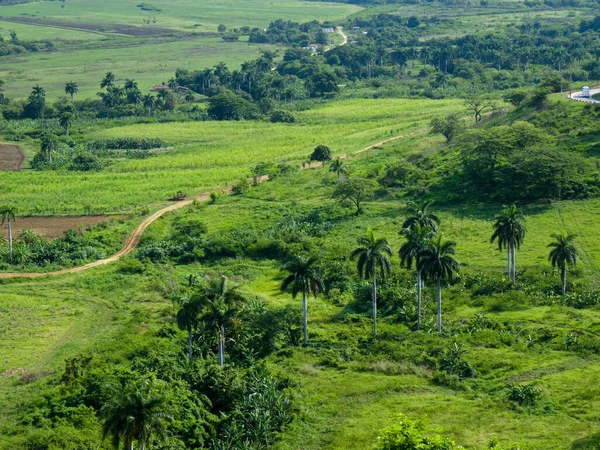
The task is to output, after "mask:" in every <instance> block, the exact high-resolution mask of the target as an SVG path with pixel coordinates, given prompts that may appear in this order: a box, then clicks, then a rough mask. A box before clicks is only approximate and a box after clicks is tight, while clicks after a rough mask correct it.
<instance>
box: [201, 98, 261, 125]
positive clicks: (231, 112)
mask: <svg viewBox="0 0 600 450" xmlns="http://www.w3.org/2000/svg"><path fill="white" fill-rule="evenodd" d="M207 112H208V115H209V117H211V118H212V119H214V120H242V119H252V118H254V117H256V116H257V114H258V111H257V109H256V106H255V105H254V104H252V103H251V102H249V101H248V100H246V99H244V98H242V97H240V96H239V95H236V94H234V93H232V92H223V93H222V94H218V95H215V96H214V97H211V98H210V100H209V101H208V109H207Z"/></svg>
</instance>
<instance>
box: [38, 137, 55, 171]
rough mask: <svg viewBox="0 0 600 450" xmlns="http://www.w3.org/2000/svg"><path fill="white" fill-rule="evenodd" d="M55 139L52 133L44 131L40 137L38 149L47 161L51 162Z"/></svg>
mask: <svg viewBox="0 0 600 450" xmlns="http://www.w3.org/2000/svg"><path fill="white" fill-rule="evenodd" d="M55 145H56V144H55V140H54V138H53V137H52V135H50V134H48V133H44V134H43V135H42V137H41V138H40V150H41V152H42V154H43V155H44V156H46V157H47V158H48V163H49V164H51V163H52V154H53V153H54V147H55Z"/></svg>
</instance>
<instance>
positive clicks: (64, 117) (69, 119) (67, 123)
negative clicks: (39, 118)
mask: <svg viewBox="0 0 600 450" xmlns="http://www.w3.org/2000/svg"><path fill="white" fill-rule="evenodd" d="M59 123H60V126H61V127H63V128H64V129H65V135H66V136H67V137H69V128H70V127H71V125H73V114H71V113H69V112H65V113H62V114H61V116H60V119H59Z"/></svg>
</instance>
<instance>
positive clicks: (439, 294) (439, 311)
mask: <svg viewBox="0 0 600 450" xmlns="http://www.w3.org/2000/svg"><path fill="white" fill-rule="evenodd" d="M437 330H438V333H440V332H441V331H442V280H437Z"/></svg>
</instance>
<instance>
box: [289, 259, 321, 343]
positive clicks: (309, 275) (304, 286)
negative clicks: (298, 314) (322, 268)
mask: <svg viewBox="0 0 600 450" xmlns="http://www.w3.org/2000/svg"><path fill="white" fill-rule="evenodd" d="M316 264H317V259H316V258H314V257H308V258H304V257H302V256H296V257H294V258H293V259H292V260H290V261H289V262H288V263H286V264H285V266H284V270H286V271H287V272H290V274H289V275H288V276H287V278H285V279H284V280H283V282H282V283H281V289H282V290H285V289H287V288H288V287H289V286H292V297H293V298H296V296H297V295H298V293H299V292H302V312H303V314H304V345H307V344H308V308H307V304H306V299H307V297H308V295H309V294H311V293H312V295H313V297H315V299H316V298H317V297H318V296H319V292H320V291H322V290H323V279H322V278H321V276H320V274H319V271H318V269H317V266H316Z"/></svg>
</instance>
